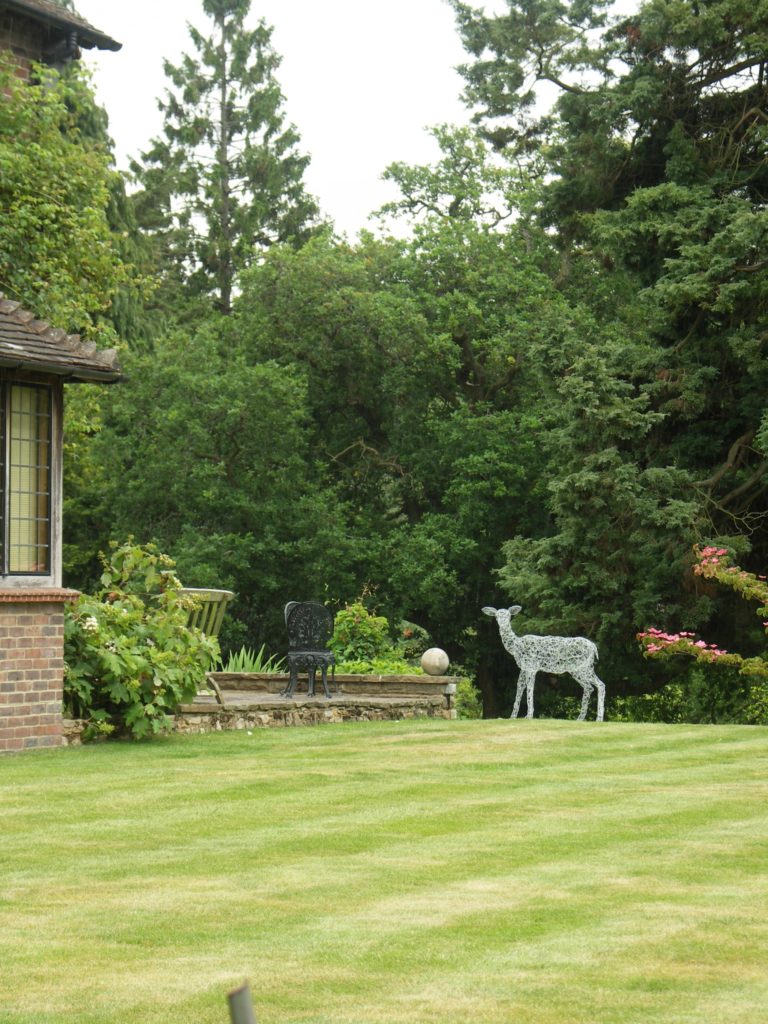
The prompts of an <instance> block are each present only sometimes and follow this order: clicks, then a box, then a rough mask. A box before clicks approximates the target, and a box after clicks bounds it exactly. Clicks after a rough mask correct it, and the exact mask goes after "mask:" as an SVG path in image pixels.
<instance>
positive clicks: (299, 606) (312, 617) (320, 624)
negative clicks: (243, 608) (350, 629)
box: [282, 601, 336, 697]
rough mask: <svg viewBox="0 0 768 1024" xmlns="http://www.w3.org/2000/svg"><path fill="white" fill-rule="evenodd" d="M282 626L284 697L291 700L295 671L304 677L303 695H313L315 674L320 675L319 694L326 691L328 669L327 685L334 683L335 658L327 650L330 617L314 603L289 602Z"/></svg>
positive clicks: (328, 693)
mask: <svg viewBox="0 0 768 1024" xmlns="http://www.w3.org/2000/svg"><path fill="white" fill-rule="evenodd" d="M285 625H286V628H287V630H288V670H289V672H290V678H289V680H288V685H287V686H286V688H285V689H284V690H283V691H282V694H283V696H284V697H293V693H294V690H295V689H296V683H297V682H298V677H299V671H300V670H304V671H306V673H307V694H308V696H310V697H314V695H315V673H316V672H317V670H318V669H320V672H321V679H322V683H323V692H324V693H325V696H326V697H330V696H331V693H330V690H329V689H328V669H329V668H330V670H331V682H332V683H335V681H336V658H335V657H334V654H333V651H332V650H331V649H330V642H331V637H332V636H333V614H332V612H330V611H329V610H328V608H326V607H325V605H322V604H320V603H319V602H318V601H289V602H288V604H287V605H286V606H285Z"/></svg>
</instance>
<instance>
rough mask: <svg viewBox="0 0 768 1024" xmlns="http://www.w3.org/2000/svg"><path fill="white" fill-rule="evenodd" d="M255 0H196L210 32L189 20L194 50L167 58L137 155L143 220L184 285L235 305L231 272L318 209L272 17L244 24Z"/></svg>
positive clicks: (303, 230)
mask: <svg viewBox="0 0 768 1024" xmlns="http://www.w3.org/2000/svg"><path fill="white" fill-rule="evenodd" d="M250 6H251V0H203V9H204V11H205V13H206V14H207V15H208V16H209V17H210V18H211V20H212V22H213V24H212V26H211V31H210V32H209V33H204V32H201V31H199V30H198V29H196V28H194V27H193V26H191V25H190V26H188V28H189V34H190V38H191V39H192V42H193V44H194V47H195V51H196V52H195V54H194V56H190V55H189V54H184V55H183V57H182V60H181V62H180V64H178V65H173V64H171V63H170V62H168V61H166V62H165V72H166V75H167V76H168V77H169V79H170V81H171V85H172V88H169V89H168V90H167V91H166V97H165V99H163V100H160V101H159V106H160V109H161V110H162V111H163V114H164V126H163V136H162V138H157V139H154V140H153V142H152V144H151V147H150V149H149V151H148V152H147V153H144V154H143V155H142V163H141V164H135V165H134V171H135V172H136V173H137V176H138V178H139V181H140V182H141V184H142V185H143V188H144V191H143V192H142V193H140V194H139V195H138V196H137V209H138V212H139V217H140V219H141V221H142V223H143V224H144V225H145V226H146V227H147V228H149V229H150V230H153V231H155V232H156V233H157V235H158V236H159V238H160V239H161V240H162V243H163V248H164V250H165V253H164V254H165V256H166V257H168V259H169V260H170V264H171V266H172V267H173V271H174V274H175V275H177V277H178V280H179V281H180V282H183V284H184V286H185V288H187V289H190V288H191V289H192V291H193V293H195V294H214V295H215V296H216V299H217V302H218V305H219V308H220V309H221V311H222V312H224V313H229V311H230V309H231V301H232V290H233V286H234V283H235V280H236V277H237V274H238V272H239V271H240V270H242V269H243V268H244V267H245V266H247V265H248V264H249V263H250V262H251V261H252V260H253V258H254V256H255V255H256V254H257V253H258V252H259V250H262V249H263V248H265V247H266V246H269V245H270V244H272V243H274V242H278V241H279V242H283V241H299V242H300V241H303V240H304V239H305V238H306V236H307V234H308V231H309V227H310V226H311V224H312V223H313V221H315V220H316V218H317V216H318V208H317V204H316V203H315V201H314V199H313V198H312V197H311V196H309V195H308V194H307V193H306V191H305V189H304V184H303V176H304V171H305V169H306V167H307V164H308V163H309V158H308V157H307V156H304V155H301V154H300V153H299V151H298V148H297V147H298V144H299V135H298V133H297V132H296V129H295V128H294V127H293V125H290V124H286V123H285V115H284V112H283V95H282V92H281V91H280V87H279V85H278V82H277V80H276V78H275V71H276V70H277V68H278V66H279V64H280V57H279V56H278V55H277V54H276V53H275V51H274V50H273V49H272V45H271V35H272V29H271V27H269V26H268V25H266V24H265V22H264V20H263V19H261V20H260V21H259V22H258V24H257V25H256V27H255V28H253V29H249V28H247V27H246V25H245V20H246V17H247V15H248V13H249V10H250Z"/></svg>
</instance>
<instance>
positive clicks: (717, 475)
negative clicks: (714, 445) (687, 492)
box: [693, 430, 755, 491]
mask: <svg viewBox="0 0 768 1024" xmlns="http://www.w3.org/2000/svg"><path fill="white" fill-rule="evenodd" d="M754 436H755V431H754V430H747V431H746V433H744V434H742V435H741V437H737V438H736V440H735V441H734V442H733V444H732V445H731V447H730V449H729V451H728V456H727V458H726V460H725V462H724V463H723V464H722V466H720V467H719V469H717V470H716V471H715V472H714V473H713V474H712V476H710V477H707V479H706V480H696V481H694V484H693V486H694V487H701V488H702V489H704V490H708V491H711V490H712V488H713V487H715V486H716V485H717V484H718V483H719V482H720V481H721V480H722V479H723V477H724V476H725V474H726V473H727V472H728V471H729V470H731V469H733V468H734V467H735V466H736V465H737V464H738V463H737V460H738V458H739V455H740V452H741V449H742V448H744V447H746V446H747V445H748V444H749V443H750V441H751V440H752V438H753V437H754Z"/></svg>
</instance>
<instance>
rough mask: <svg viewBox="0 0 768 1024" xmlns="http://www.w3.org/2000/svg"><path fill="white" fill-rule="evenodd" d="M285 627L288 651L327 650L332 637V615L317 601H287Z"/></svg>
mask: <svg viewBox="0 0 768 1024" xmlns="http://www.w3.org/2000/svg"><path fill="white" fill-rule="evenodd" d="M285 625H286V627H287V629H288V649H289V650H291V651H322V650H327V649H328V644H329V643H330V642H331V637H332V636H333V613H332V612H331V611H329V610H328V608H326V607H325V605H324V604H320V603H319V602H318V601H289V602H288V604H287V605H286V606H285Z"/></svg>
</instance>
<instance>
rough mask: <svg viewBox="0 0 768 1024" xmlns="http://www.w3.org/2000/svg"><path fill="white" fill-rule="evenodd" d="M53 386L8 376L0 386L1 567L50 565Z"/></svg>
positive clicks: (13, 570) (46, 570) (40, 569)
mask: <svg viewBox="0 0 768 1024" xmlns="http://www.w3.org/2000/svg"><path fill="white" fill-rule="evenodd" d="M51 398H52V396H51V389H50V388H49V387H45V386H42V385H36V384H16V383H13V382H6V383H5V384H3V385H2V386H1V387H0V402H1V403H2V408H1V409H0V426H1V427H2V443H1V444H0V458H1V459H2V469H1V471H0V488H2V492H1V493H0V514H2V531H0V538H1V541H2V572H3V574H6V575H25V576H26V575H31V576H41V575H48V574H50V571H51V442H52V432H51V423H52V408H51V405H52V402H51Z"/></svg>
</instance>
